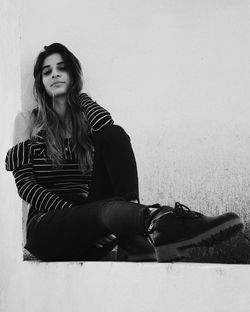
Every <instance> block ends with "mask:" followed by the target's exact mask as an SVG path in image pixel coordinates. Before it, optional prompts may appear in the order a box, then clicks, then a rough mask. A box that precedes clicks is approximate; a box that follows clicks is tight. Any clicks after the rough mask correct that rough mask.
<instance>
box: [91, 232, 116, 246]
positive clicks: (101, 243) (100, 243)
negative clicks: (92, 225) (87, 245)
mask: <svg viewBox="0 0 250 312" xmlns="http://www.w3.org/2000/svg"><path fill="white" fill-rule="evenodd" d="M114 239H116V236H115V235H113V234H110V235H108V236H104V237H103V238H101V239H100V240H99V241H98V242H96V243H95V246H97V247H100V248H102V247H103V246H104V245H105V244H108V243H110V242H112V241H113V240H114Z"/></svg>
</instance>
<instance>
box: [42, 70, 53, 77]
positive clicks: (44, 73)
mask: <svg viewBox="0 0 250 312" xmlns="http://www.w3.org/2000/svg"><path fill="white" fill-rule="evenodd" d="M50 73H51V70H45V71H43V76H47V75H49V74H50Z"/></svg>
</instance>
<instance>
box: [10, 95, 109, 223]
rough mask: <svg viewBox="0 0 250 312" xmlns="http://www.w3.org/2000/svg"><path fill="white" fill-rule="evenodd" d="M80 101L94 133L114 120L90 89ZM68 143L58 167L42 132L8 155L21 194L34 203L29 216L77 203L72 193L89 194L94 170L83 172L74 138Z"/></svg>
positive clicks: (17, 145)
mask: <svg viewBox="0 0 250 312" xmlns="http://www.w3.org/2000/svg"><path fill="white" fill-rule="evenodd" d="M79 103H80V105H81V108H82V111H83V113H84V114H85V116H86V118H87V121H88V123H89V126H90V129H91V132H92V133H93V132H98V131H99V130H101V129H102V128H103V127H105V126H106V125H112V124H113V120H112V117H111V115H110V114H109V112H108V111H107V110H105V109H104V108H102V107H101V106H99V105H98V104H97V103H96V102H94V101H93V100H92V99H91V98H90V97H89V96H88V95H87V94H86V93H82V94H80V96H79ZM64 144H65V145H64V147H65V148H64V161H63V164H62V165H61V166H60V167H58V168H57V167H54V166H53V165H52V162H51V161H50V160H48V159H47V157H46V144H45V141H44V139H43V137H42V136H37V139H36V141H35V142H34V141H33V140H30V139H28V140H26V141H23V142H20V143H18V144H16V145H15V146H13V147H12V148H11V149H10V150H9V151H8V153H7V155H6V170H7V171H13V175H14V178H15V183H16V186H17V190H18V194H19V196H20V197H21V198H22V199H23V200H25V201H26V202H28V203H29V204H30V205H31V207H30V211H29V216H28V220H29V219H30V218H31V217H32V216H33V215H34V214H36V213H39V212H43V213H44V212H45V213H46V212H48V211H51V210H56V209H63V208H69V207H71V206H72V205H73V204H74V203H72V202H71V201H68V200H67V197H69V196H68V195H70V197H74V196H75V198H78V199H81V198H82V199H84V198H87V196H88V191H89V183H90V181H91V173H88V174H83V173H82V171H81V169H80V166H79V163H78V161H77V160H76V159H75V157H74V153H73V152H72V140H71V138H67V139H65V141H64Z"/></svg>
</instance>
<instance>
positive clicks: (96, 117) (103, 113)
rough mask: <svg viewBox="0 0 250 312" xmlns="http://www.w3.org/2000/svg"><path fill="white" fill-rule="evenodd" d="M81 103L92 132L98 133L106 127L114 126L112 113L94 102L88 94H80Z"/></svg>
mask: <svg viewBox="0 0 250 312" xmlns="http://www.w3.org/2000/svg"><path fill="white" fill-rule="evenodd" d="M79 101H80V105H81V108H82V110H83V112H84V114H85V116H86V117H87V120H88V122H89V125H90V128H91V131H92V132H98V131H100V130H101V129H102V128H103V127H104V126H107V125H113V124H114V121H113V119H112V117H111V115H110V113H109V112H108V111H107V110H106V109H104V108H103V107H101V106H100V105H99V104H97V103H96V102H95V101H93V100H92V99H91V98H90V97H89V96H88V95H87V94H86V93H81V94H80V96H79Z"/></svg>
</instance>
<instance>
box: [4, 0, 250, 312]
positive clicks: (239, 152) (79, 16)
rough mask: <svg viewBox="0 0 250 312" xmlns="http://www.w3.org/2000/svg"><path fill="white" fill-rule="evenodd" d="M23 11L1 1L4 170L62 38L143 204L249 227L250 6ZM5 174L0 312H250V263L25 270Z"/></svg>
mask: <svg viewBox="0 0 250 312" xmlns="http://www.w3.org/2000/svg"><path fill="white" fill-rule="evenodd" d="M19 4H20V3H19V1H18V0H13V1H11V2H10V1H8V0H2V1H1V10H0V44H1V47H0V56H1V67H0V70H1V75H0V88H1V89H0V101H1V114H0V118H1V142H2V148H1V154H0V156H1V163H2V164H3V162H4V156H5V153H6V151H7V149H8V148H9V146H10V145H11V135H12V129H13V119H14V116H15V114H16V113H17V112H18V111H19V110H20V108H21V102H22V107H23V109H26V108H29V107H31V106H32V105H33V103H32V97H31V84H32V77H31V75H30V73H31V69H32V66H33V60H34V57H35V56H36V55H37V53H38V52H39V50H40V47H42V46H43V45H44V44H48V43H51V42H53V41H59V42H63V43H65V44H66V45H68V46H69V47H70V48H71V49H72V50H73V51H74V52H75V54H76V55H78V57H79V58H80V60H81V61H82V63H83V66H84V69H85V77H86V89H87V90H88V91H89V92H90V94H91V95H92V97H93V98H95V99H96V100H97V101H98V102H99V103H100V104H102V105H104V106H105V107H107V108H108V109H109V110H110V111H111V112H112V114H113V116H114V119H115V120H116V121H117V123H119V124H121V125H123V126H124V127H125V128H126V129H127V131H128V132H129V133H130V135H131V138H132V142H133V146H134V149H135V152H136V155H137V159H138V167H139V174H140V181H141V197H142V199H143V201H144V202H157V201H160V202H161V203H169V204H173V203H174V201H175V200H179V201H181V202H184V203H186V204H187V205H192V207H195V208H196V209H200V210H202V211H204V212H210V213H213V214H214V213H217V212H221V211H225V210H236V211H237V212H238V213H239V214H240V215H241V216H242V217H244V218H245V219H246V221H248V203H249V195H248V194H249V192H248V188H249V174H248V172H249V165H248V163H249V161H248V157H249V156H248V155H249V129H248V115H249V106H248V103H249V88H248V84H249V57H248V56H249V52H250V51H249V50H250V45H249V41H248V38H249V31H250V30H249V23H250V22H249V1H236V0H230V1H222V0H220V1H215V0H214V1H194V0H193V1H188V2H187V1H184V0H182V1H157V4H156V2H153V1H139V0H137V1H126V2H124V1H106V0H105V1H93V0H92V1H90V0H89V1H87V0H86V1H74V5H75V6H74V7H73V6H72V2H71V3H70V2H69V1H60V2H59V1H54V2H50V1H47V0H46V1H43V2H40V1H31V0H25V1H23V2H22V3H21V7H19ZM66 15H67V17H66ZM20 22H21V39H22V40H21V47H20V48H19V39H20V24H19V23H20ZM20 54H21V65H22V68H21V82H22V91H21V89H20V84H19V83H20V68H19V66H20V59H19V55H20ZM21 92H22V94H21ZM21 97H22V101H21ZM0 168H1V169H0V170H1V175H0V179H1V180H0V182H1V189H0V192H1V193H0V196H1V204H2V205H1V209H0V231H1V235H0V244H1V246H2V252H1V256H0V265H1V270H0V310H1V311H4V312H5V311H6V312H9V311H11V312H12V311H13V312H15V311H24V312H26V311H28V312H30V311H36V312H37V311H38V312H39V311H57V310H58V303H60V311H63V312H64V311H65V312H66V311H74V312H76V311H83V310H86V311H112V310H113V309H115V310H117V311H163V310H166V309H168V310H169V311H178V312H179V311H182V310H184V309H185V311H209V312H210V311H220V312H221V311H247V310H248V307H249V304H250V299H249V295H248V289H249V287H250V279H249V266H239V265H238V266H232V265H218V264H214V265H212V264H191V263H187V264H185V263H180V264H167V263H166V264H146V263H144V264H142V263H138V264H131V263H83V264H82V265H80V264H78V263H51V264H46V263H37V262H35V263H33V262H23V261H22V252H21V238H22V230H21V217H22V214H21V201H20V199H19V198H18V196H17V194H16V189H15V186H14V183H13V178H12V176H11V175H10V174H7V173H5V172H4V168H3V166H1V167H0Z"/></svg>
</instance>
